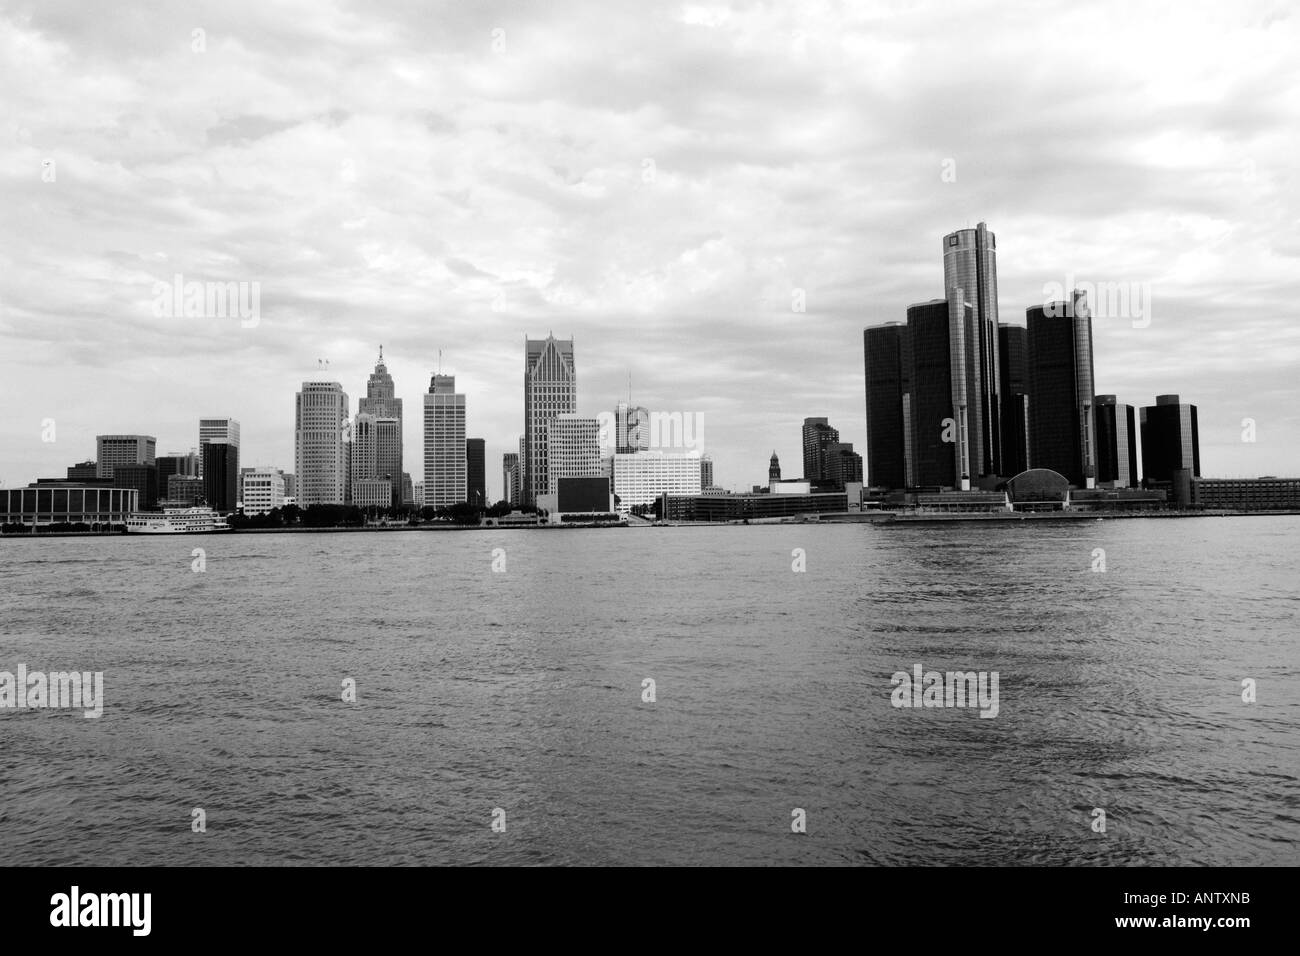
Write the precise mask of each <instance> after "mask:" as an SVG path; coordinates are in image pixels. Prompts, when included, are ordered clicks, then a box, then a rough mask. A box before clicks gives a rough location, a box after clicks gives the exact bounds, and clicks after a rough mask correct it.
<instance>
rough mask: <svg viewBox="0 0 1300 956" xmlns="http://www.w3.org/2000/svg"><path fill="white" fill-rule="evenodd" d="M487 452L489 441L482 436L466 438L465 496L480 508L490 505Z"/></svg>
mask: <svg viewBox="0 0 1300 956" xmlns="http://www.w3.org/2000/svg"><path fill="white" fill-rule="evenodd" d="M486 454H487V443H486V442H485V441H484V440H483V439H482V438H466V439H465V496H466V500H467V501H468V502H469V503H470V504H472V505H476V506H478V507H480V508H486V507H487V505H488V500H487V462H486V460H485V456H486Z"/></svg>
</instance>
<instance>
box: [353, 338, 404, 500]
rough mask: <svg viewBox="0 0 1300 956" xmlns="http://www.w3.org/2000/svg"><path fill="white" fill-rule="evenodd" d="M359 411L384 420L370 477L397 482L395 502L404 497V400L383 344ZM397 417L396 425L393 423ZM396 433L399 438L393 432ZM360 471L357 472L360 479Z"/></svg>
mask: <svg viewBox="0 0 1300 956" xmlns="http://www.w3.org/2000/svg"><path fill="white" fill-rule="evenodd" d="M357 414H358V415H362V414H366V415H371V416H373V417H374V418H375V419H377V420H388V421H384V422H383V423H382V424H381V425H380V426H378V428H377V435H376V444H375V450H374V459H373V461H372V462H370V464H369V470H370V472H371V473H370V474H367V475H365V476H364V477H366V478H383V477H385V476H387V477H389V479H390V480H391V481H392V483H393V504H398V503H400V501H401V494H402V486H401V482H402V467H403V466H402V400H401V399H400V398H397V397H396V388H395V387H394V385H393V377H392V376H391V375H389V374H388V366H387V365H385V364H384V347H383V346H382V345H381V346H379V361H378V362H376V363H375V369H374V371H373V372H371V373H370V379H369V380H368V381H367V382H366V396H365V398H362V399H360V400H359V401H358V402H357ZM392 421H396V425H395V426H394V425H393V424H392ZM394 435H395V436H396V441H394V440H393V436H394ZM359 477H363V476H358V475H353V478H354V479H357V478H359Z"/></svg>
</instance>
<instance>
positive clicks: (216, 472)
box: [202, 439, 239, 512]
mask: <svg viewBox="0 0 1300 956" xmlns="http://www.w3.org/2000/svg"><path fill="white" fill-rule="evenodd" d="M202 447H203V497H204V498H206V499H207V502H208V507H209V508H212V509H213V510H215V511H225V512H229V511H234V510H235V506H236V504H238V502H239V446H238V445H236V444H233V443H231V442H227V441H220V440H218V439H209V440H208V441H207V442H205V443H204V444H203V446H202Z"/></svg>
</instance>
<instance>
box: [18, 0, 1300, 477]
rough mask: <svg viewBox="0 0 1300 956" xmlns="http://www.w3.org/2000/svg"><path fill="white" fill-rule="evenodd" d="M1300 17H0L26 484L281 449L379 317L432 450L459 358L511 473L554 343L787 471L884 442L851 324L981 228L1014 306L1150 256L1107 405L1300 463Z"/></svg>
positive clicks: (905, 9)
mask: <svg viewBox="0 0 1300 956" xmlns="http://www.w3.org/2000/svg"><path fill="white" fill-rule="evenodd" d="M1293 10H1294V7H1293V5H1292V4H1291V3H1289V2H1286V0H1279V2H1269V3H1254V4H1252V3H1236V2H1234V3H1231V4H1229V3H1215V4H1207V5H1204V6H1199V7H1198V6H1197V5H1193V4H1187V3H1169V4H1164V3H1160V4H1156V3H1134V2H1132V0H1125V2H1117V3H1100V4H1081V3H1077V2H1068V3H1065V2H1063V3H1040V2H1036V3H1032V4H1026V5H1024V7H1023V8H1022V9H1018V10H1016V9H1012V8H1008V7H1007V6H1005V5H1002V4H988V3H952V2H944V3H936V4H930V3H891V4H859V3H845V4H819V3H802V4H752V5H751V4H719V5H714V4H700V5H696V4H686V5H679V4H646V3H613V2H590V3H588V2H563V0H554V2H552V0H548V2H545V3H543V2H540V0H528V2H515V3H490V2H489V3H480V2H475V3H454V4H445V5H426V4H414V3H407V2H389V0H366V2H364V3H329V2H321V0H312V2H309V3H306V2H304V3H283V2H277V3H274V4H270V3H265V2H247V3H245V2H232V0H222V2H220V3H200V4H182V3H176V4H172V3H158V4H152V3H151V4H133V5H125V6H122V7H120V8H119V7H117V6H116V5H115V6H113V7H110V6H109V5H88V4H87V3H86V2H85V0H77V2H39V3H4V4H0V136H2V137H3V139H4V148H3V149H0V208H2V209H3V218H2V219H0V341H3V343H4V344H3V348H2V349H0V382H2V383H3V397H4V401H5V407H6V408H8V409H9V410H10V414H8V415H6V416H4V418H3V420H0V447H3V449H4V451H3V456H2V457H0V480H2V481H3V482H4V484H6V485H9V486H13V485H20V484H25V483H26V482H28V481H30V480H33V479H34V478H36V477H38V476H53V475H61V474H62V473H63V470H64V468H66V466H67V465H69V464H71V463H72V462H74V461H79V460H83V459H86V458H93V457H94V454H95V445H94V436H95V435H96V434H98V433H113V432H142V433H148V434H153V435H156V436H158V451H159V453H160V454H161V453H164V452H166V451H170V450H173V449H177V450H180V449H188V448H189V447H191V446H193V445H196V444H197V430H198V424H197V421H198V418H199V417H200V416H231V417H234V418H237V419H239V420H240V421H241V422H242V427H243V452H242V456H241V457H242V463H243V464H244V465H253V464H273V465H277V466H279V467H282V468H284V469H286V470H291V469H292V468H293V408H294V393H295V391H296V390H297V389H298V387H299V385H300V384H301V382H302V381H303V380H304V379H307V378H317V377H320V375H321V373H320V372H319V371H318V368H317V363H318V360H319V359H328V360H329V362H330V368H329V373H328V375H329V377H330V378H334V379H337V380H338V381H340V382H342V384H343V386H344V389H345V390H346V391H347V392H348V394H349V395H350V397H351V399H352V410H353V411H354V412H355V409H356V400H357V398H358V397H359V396H360V395H362V394H364V386H365V380H366V377H367V375H368V374H369V371H370V368H371V367H372V366H373V364H374V361H375V353H376V351H377V348H378V346H379V344H380V343H383V345H384V352H385V356H386V358H387V359H388V364H389V369H390V371H391V372H392V374H393V377H394V378H395V380H396V383H397V389H398V394H399V395H400V396H401V397H402V398H404V399H405V402H406V435H405V438H406V460H407V462H408V470H409V471H410V472H411V473H412V477H413V478H414V479H416V480H418V479H419V478H420V477H421V451H420V447H421V441H420V421H421V418H420V416H421V405H420V402H421V399H420V396H421V394H422V393H423V392H424V391H426V390H427V388H428V385H429V376H430V374H431V373H432V371H433V370H434V367H435V366H436V363H437V361H438V352H439V350H441V351H442V356H443V357H442V362H443V367H444V370H446V371H448V372H451V373H453V374H455V375H456V380H457V385H458V390H459V391H463V392H465V393H466V395H467V407H468V433H469V434H470V435H471V436H480V437H483V438H485V439H486V440H487V448H488V490H489V494H490V496H491V497H492V498H494V499H495V498H497V497H499V496H500V492H501V475H500V457H501V453H502V452H504V451H509V450H513V449H514V448H515V447H516V441H517V438H518V435H519V434H520V432H521V430H522V428H523V397H522V371H523V339H524V336H525V334H528V335H530V336H533V337H540V336H544V335H545V334H546V333H547V332H548V331H554V333H555V334H556V335H557V336H563V337H568V336H570V335H572V336H573V337H574V339H575V340H576V346H575V350H576V357H577V368H578V401H579V411H580V412H582V413H585V414H590V415H595V414H597V413H598V412H600V411H602V410H605V409H609V408H612V406H613V404H614V403H615V402H616V401H618V400H619V399H620V398H624V397H626V395H627V393H628V379H629V376H630V377H631V389H632V398H633V399H634V401H635V402H636V403H637V404H642V405H645V406H647V407H649V408H651V409H655V410H669V411H671V410H677V411H683V412H698V413H702V414H703V415H704V421H705V432H704V438H705V444H706V448H707V450H708V451H710V452H711V453H712V455H713V457H714V460H715V463H716V464H715V472H716V479H717V481H718V483H720V484H723V485H725V486H728V487H737V488H739V487H746V488H747V487H748V486H749V485H751V484H754V483H757V482H764V481H765V480H766V471H767V458H768V455H769V454H770V453H771V451H772V450H773V449H774V448H775V449H776V451H777V452H778V453H779V454H780V456H781V460H782V463H783V465H784V467H785V473H786V475H787V476H797V475H798V474H799V473H800V471H801V470H802V468H801V461H800V452H799V429H800V424H801V422H802V419H803V418H804V417H805V416H810V415H826V416H828V417H829V418H830V420H831V423H832V424H834V425H836V426H837V427H838V428H839V429H840V431H841V434H842V437H843V439H844V440H846V441H852V442H854V443H855V445H856V446H857V447H858V448H859V450H861V451H864V452H865V447H864V444H863V443H864V441H865V424H864V410H863V404H864V399H863V363H862V329H863V327H864V326H866V325H871V324H875V323H878V322H883V321H888V320H902V319H903V318H904V315H905V310H906V308H907V306H908V305H909V304H911V303H913V302H917V301H924V300H927V299H931V298H936V297H940V296H942V294H943V289H942V284H943V270H942V257H941V237H942V236H943V234H944V233H946V232H949V231H951V230H953V229H957V228H962V227H966V226H974V225H975V224H976V223H977V222H979V221H980V220H984V221H987V222H988V224H989V227H990V228H991V229H992V230H993V231H994V232H995V233H996V234H997V238H998V253H999V261H998V266H999V283H1000V293H1001V297H1000V306H1001V318H1002V320H1003V321H1013V322H1020V323H1023V321H1024V310H1025V309H1026V307H1028V306H1030V305H1033V304H1035V303H1038V302H1041V301H1042V299H1043V290H1044V286H1045V284H1046V283H1051V282H1056V283H1064V282H1066V280H1067V277H1068V276H1070V275H1073V276H1075V277H1077V278H1080V279H1089V280H1092V281H1119V282H1134V283H1149V285H1150V288H1151V292H1152V296H1153V303H1152V314H1151V322H1150V324H1149V325H1148V326H1147V327H1145V328H1135V327H1133V324H1132V323H1131V322H1128V321H1115V320H1112V321H1099V322H1098V323H1097V325H1096V326H1095V329H1094V334H1095V342H1096V373H1097V389H1098V391H1099V392H1113V393H1116V394H1118V395H1119V396H1120V400H1121V401H1125V402H1129V403H1131V404H1134V405H1142V404H1150V403H1152V400H1153V399H1154V396H1155V395H1156V394H1158V393H1165V392H1177V393H1179V394H1181V395H1182V396H1183V398H1184V400H1185V401H1191V402H1194V403H1196V404H1198V405H1199V406H1200V428H1201V461H1202V472H1203V473H1204V474H1207V475H1242V474H1249V475H1255V474H1289V475H1295V474H1300V442H1297V438H1298V437H1300V413H1298V412H1297V410H1296V401H1295V398H1296V392H1297V370H1298V368H1300V322H1297V318H1300V316H1298V314H1297V313H1298V312H1300V201H1298V200H1297V182H1296V176H1297V172H1296V171H1297V159H1296V157H1297V156H1298V155H1300V148H1298V147H1300V77H1298V76H1297V73H1298V72H1300V71H1298V68H1297V65H1296V64H1297V55H1296V51H1297V50H1300V29H1297V14H1296V13H1295V12H1293ZM200 29H201V30H202V31H204V32H203V34H202V40H203V43H202V44H196V40H195V37H196V35H195V33H194V31H195V30H200ZM196 45H201V46H203V47H204V49H203V50H201V51H196V50H195V49H194V47H195V46H196ZM949 160H951V163H949V164H948V165H947V166H945V163H946V162H947V161H949ZM47 162H52V163H53V166H52V167H50V166H46V165H43V164H46V163H47ZM51 168H52V169H53V170H54V177H53V181H46V180H47V179H48V178H49V177H48V174H47V175H46V177H45V178H43V175H42V174H43V171H46V170H49V169H51ZM945 168H948V169H954V168H955V173H956V176H955V181H951V182H947V181H945V177H944V175H943V173H944V170H945ZM947 178H952V177H947ZM178 273H179V274H181V275H183V276H184V277H185V278H186V279H197V280H211V281H221V282H228V281H235V282H240V281H243V282H252V281H256V282H259V283H260V285H261V319H260V322H259V324H258V325H257V326H256V327H254V328H244V327H241V323H240V321H239V320H238V319H237V318H183V317H182V318H165V317H156V316H155V315H154V314H153V309H152V304H153V298H154V296H153V286H154V283H155V282H157V281H160V280H161V281H165V282H170V281H172V277H173V276H174V275H175V274H178ZM797 289H800V290H803V292H804V295H805V296H806V303H807V305H806V309H807V311H806V312H804V313H798V312H795V311H793V310H792V293H793V292H794V290H797ZM1248 417H1249V418H1253V419H1254V420H1255V421H1256V423H1257V438H1258V440H1257V442H1256V443H1254V444H1249V443H1244V442H1243V441H1242V440H1241V436H1242V419H1243V418H1248ZM44 419H54V420H55V423H56V428H57V432H56V435H57V439H56V441H54V442H52V443H50V442H43V441H42V440H41V438H42V421H43V420H44Z"/></svg>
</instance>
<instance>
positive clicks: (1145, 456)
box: [1140, 395, 1201, 483]
mask: <svg viewBox="0 0 1300 956" xmlns="http://www.w3.org/2000/svg"><path fill="white" fill-rule="evenodd" d="M1140 417H1141V420H1142V480H1143V481H1144V482H1148V483H1149V482H1153V481H1173V479H1174V472H1175V471H1178V470H1180V469H1187V470H1189V471H1190V472H1191V473H1192V477H1193V478H1199V477H1200V475H1201V436H1200V430H1199V428H1198V427H1197V423H1196V406H1195V405H1187V404H1183V403H1181V402H1179V401H1178V396H1177V395H1157V396H1156V403H1155V404H1154V405H1147V406H1144V407H1143V408H1142V410H1141V413H1140Z"/></svg>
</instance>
